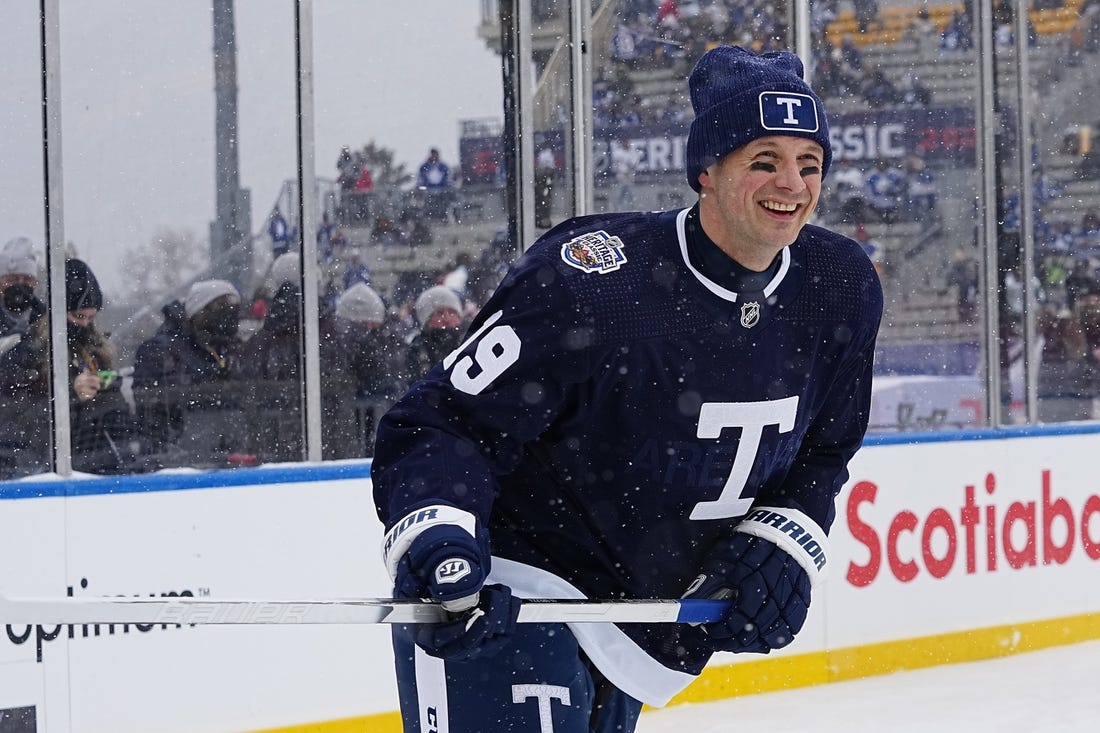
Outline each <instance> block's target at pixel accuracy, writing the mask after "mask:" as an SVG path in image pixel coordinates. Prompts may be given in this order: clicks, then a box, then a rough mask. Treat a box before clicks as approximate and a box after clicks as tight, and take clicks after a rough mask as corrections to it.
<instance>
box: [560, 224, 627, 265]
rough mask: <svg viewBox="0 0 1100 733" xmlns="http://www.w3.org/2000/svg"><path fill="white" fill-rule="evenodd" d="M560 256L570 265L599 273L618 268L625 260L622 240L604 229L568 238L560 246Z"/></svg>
mask: <svg viewBox="0 0 1100 733" xmlns="http://www.w3.org/2000/svg"><path fill="white" fill-rule="evenodd" d="M561 258H562V260H563V261H564V262H565V264H567V265H569V266H570V267H575V268H577V269H578V270H581V271H583V272H596V273H599V274H601V275H604V274H606V273H609V272H614V271H615V270H618V269H619V267H620V266H621V265H622V264H623V263H624V262H626V255H625V254H623V240H621V239H619V238H618V237H612V236H611V235H609V234H608V233H607V232H604V231H599V232H590V233H588V234H583V235H581V236H579V237H575V238H574V239H571V240H569V241H568V242H566V243H565V244H563V245H562V247H561Z"/></svg>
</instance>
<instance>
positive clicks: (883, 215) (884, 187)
mask: <svg viewBox="0 0 1100 733" xmlns="http://www.w3.org/2000/svg"><path fill="white" fill-rule="evenodd" d="M865 185H866V188H867V202H868V204H869V205H870V211H871V213H872V214H873V215H874V216H875V217H876V218H877V219H878V220H879V221H883V222H887V223H889V222H894V221H897V219H898V209H899V208H900V207H901V202H902V198H903V197H904V196H905V189H906V185H905V172H904V171H903V170H902V169H901V168H898V167H897V166H896V165H894V164H893V163H892V162H891V161H890V160H888V159H886V158H879V159H878V160H877V161H875V167H874V168H873V169H871V172H870V173H868V174H867V179H866V182H865Z"/></svg>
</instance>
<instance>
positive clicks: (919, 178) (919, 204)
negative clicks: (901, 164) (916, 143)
mask: <svg viewBox="0 0 1100 733" xmlns="http://www.w3.org/2000/svg"><path fill="white" fill-rule="evenodd" d="M904 171H905V183H904V185H905V199H906V207H905V208H906V214H907V216H908V217H909V218H911V219H915V220H917V221H921V222H924V223H925V224H929V223H931V222H930V220H931V218H932V216H933V215H934V214H935V213H936V206H937V204H938V202H939V186H938V185H937V184H936V178H935V176H933V175H932V171H930V170H929V169H928V166H927V165H925V163H924V158H922V157H921V156H919V155H909V156H907V157H906V158H905V169H904Z"/></svg>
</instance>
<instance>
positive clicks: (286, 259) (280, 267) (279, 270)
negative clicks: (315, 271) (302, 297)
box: [271, 252, 301, 290]
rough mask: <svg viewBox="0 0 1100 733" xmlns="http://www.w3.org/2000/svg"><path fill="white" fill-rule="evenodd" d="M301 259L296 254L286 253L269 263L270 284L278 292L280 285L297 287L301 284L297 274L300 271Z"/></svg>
mask: <svg viewBox="0 0 1100 733" xmlns="http://www.w3.org/2000/svg"><path fill="white" fill-rule="evenodd" d="M300 262H301V258H300V257H298V254H297V253H296V252H286V253H284V254H281V255H279V256H278V257H276V258H275V261H274V262H272V263H271V284H272V286H273V287H274V288H275V289H276V290H278V289H279V286H280V285H283V284H284V283H294V284H295V285H298V284H299V283H300V282H301V277H300V275H299V274H298V273H299V269H300V264H299V263H300Z"/></svg>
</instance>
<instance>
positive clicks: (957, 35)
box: [940, 10, 974, 51]
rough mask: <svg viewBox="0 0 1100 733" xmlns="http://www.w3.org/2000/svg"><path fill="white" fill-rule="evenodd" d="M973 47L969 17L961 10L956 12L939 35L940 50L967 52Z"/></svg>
mask: <svg viewBox="0 0 1100 733" xmlns="http://www.w3.org/2000/svg"><path fill="white" fill-rule="evenodd" d="M973 45H974V38H973V27H972V25H971V22H970V16H969V15H968V14H967V13H966V12H964V11H962V10H956V11H955V12H954V13H952V14H951V19H950V20H948V21H947V25H945V26H944V29H943V33H941V34H940V50H941V51H969V50H970V48H971V47H972V46H973Z"/></svg>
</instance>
